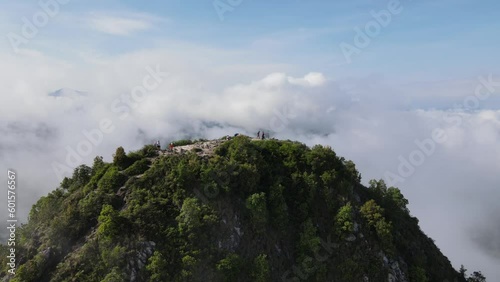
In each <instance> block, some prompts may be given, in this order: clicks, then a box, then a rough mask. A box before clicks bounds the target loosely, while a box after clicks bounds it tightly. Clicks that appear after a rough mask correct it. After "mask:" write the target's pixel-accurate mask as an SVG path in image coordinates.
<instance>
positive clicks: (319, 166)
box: [2, 136, 480, 282]
mask: <svg viewBox="0 0 500 282" xmlns="http://www.w3.org/2000/svg"><path fill="white" fill-rule="evenodd" d="M227 139H230V138H226V140H212V141H206V140H201V141H196V142H191V141H186V140H185V141H181V142H175V143H174V144H172V146H173V148H172V146H169V149H168V150H158V149H157V148H155V147H154V146H145V147H144V148H143V149H141V150H139V151H136V152H130V153H128V154H126V153H125V151H124V149H123V148H121V147H120V148H118V149H117V151H116V153H115V154H114V159H113V162H112V163H106V162H104V161H103V159H102V157H96V158H95V160H94V163H93V165H92V167H88V166H86V165H81V166H79V167H78V168H76V169H75V170H74V174H73V176H72V177H71V178H65V179H64V180H63V181H62V183H61V185H60V187H59V188H57V189H56V190H54V191H53V192H51V193H50V194H48V195H47V196H45V197H42V198H41V199H40V200H39V201H38V202H37V203H36V204H35V205H34V206H33V208H32V210H31V213H30V216H29V221H28V223H27V224H26V225H23V226H22V228H21V229H20V230H19V236H20V240H19V243H18V246H17V249H18V259H19V262H20V265H19V266H18V268H17V273H16V275H15V276H13V277H12V276H8V274H7V272H6V269H5V265H6V263H7V262H6V261H2V266H3V267H4V269H3V270H2V275H3V276H5V277H6V280H8V279H9V278H11V281H23V282H26V281H108V282H109V281H374V282H380V281H412V282H413V281H415V282H421V281H449V282H452V281H466V279H465V277H464V273H463V272H464V271H462V273H459V272H457V271H456V270H455V269H453V267H452V266H451V264H450V262H449V260H448V259H447V258H446V257H445V256H444V255H443V254H442V253H441V252H440V250H439V249H438V248H437V247H436V245H435V244H434V242H433V240H432V239H430V238H429V237H427V236H426V235H425V234H424V233H423V232H422V231H421V229H420V228H419V226H418V220H417V219H416V218H415V217H413V216H411V214H410V211H409V210H408V208H407V205H408V201H407V200H406V199H405V198H404V196H403V195H402V194H401V191H400V190H399V189H398V188H395V187H387V186H386V185H385V183H384V181H382V180H379V181H376V180H372V181H370V186H369V187H364V186H363V185H361V184H360V180H361V175H360V173H359V172H358V171H357V170H356V167H355V165H354V163H353V162H351V161H348V160H345V159H344V158H342V157H339V156H337V155H336V153H335V152H334V151H333V150H332V149H331V148H329V147H324V146H320V145H317V146H314V147H312V148H309V147H307V146H305V145H304V144H301V143H298V142H293V141H279V140H256V139H251V138H249V137H246V136H237V137H234V138H232V139H231V140H227ZM2 251H3V252H6V250H5V249H2ZM5 257H6V256H3V255H2V259H3V260H6V259H5ZM469 281H480V280H469Z"/></svg>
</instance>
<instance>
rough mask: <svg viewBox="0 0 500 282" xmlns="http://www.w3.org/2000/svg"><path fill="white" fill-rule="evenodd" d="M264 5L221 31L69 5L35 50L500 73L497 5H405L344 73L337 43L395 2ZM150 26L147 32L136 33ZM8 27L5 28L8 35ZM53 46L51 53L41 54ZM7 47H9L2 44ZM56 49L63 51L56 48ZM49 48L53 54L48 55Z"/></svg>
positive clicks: (194, 12)
mask: <svg viewBox="0 0 500 282" xmlns="http://www.w3.org/2000/svg"><path fill="white" fill-rule="evenodd" d="M2 2H3V3H2V5H4V7H5V6H7V7H8V8H7V9H5V11H9V13H8V14H7V15H6V16H7V19H8V22H7V23H4V24H6V25H7V26H8V25H10V26H11V27H13V28H14V29H15V26H16V25H17V26H18V29H20V28H19V27H20V25H21V24H22V21H21V18H22V17H23V16H27V17H28V18H29V16H30V15H33V14H34V13H35V12H36V11H37V10H38V9H39V7H37V5H33V4H28V3H27V2H22V3H17V2H15V3H12V2H11V1H8V2H7V1H2ZM339 2H340V3H336V1H300V0H296V1H287V2H286V4H284V2H282V1H259V0H243V1H242V2H241V4H240V5H237V6H236V7H234V9H233V10H232V11H228V12H226V13H224V20H223V21H221V19H220V18H219V16H218V14H217V12H216V9H215V8H214V5H213V3H214V2H211V1H147V3H142V2H137V1H85V2H83V1H77V0H73V1H70V2H69V3H68V4H66V5H61V13H60V14H58V15H57V16H56V17H54V18H53V19H51V22H50V23H49V24H48V25H47V26H46V27H44V28H43V29H42V30H41V32H40V34H39V35H37V37H36V38H35V39H34V40H32V42H30V44H29V47H32V48H35V49H41V50H45V51H47V52H50V50H52V51H53V52H54V53H59V54H61V55H66V56H67V58H68V59H69V60H71V59H74V58H72V56H73V55H74V54H72V52H75V51H76V50H93V51H96V52H99V53H103V54H114V55H116V54H119V53H123V52H130V51H134V50H138V49H144V48H156V47H160V48H161V47H162V46H164V44H168V43H166V42H165V41H167V42H170V41H179V42H184V43H188V44H193V45H197V46H205V47H208V48H218V49H221V50H229V51H235V50H245V51H246V52H247V55H251V56H253V57H258V58H260V59H261V60H265V61H268V62H269V61H273V62H275V63H286V64H292V65H294V66H298V67H300V68H309V69H311V70H315V71H321V72H323V73H328V74H332V75H334V76H348V75H367V74H372V73H377V74H382V75H386V76H409V75H413V76H415V77H422V78H432V79H439V78H443V79H447V78H451V77H453V76H454V77H458V78H463V77H465V76H469V75H477V74H479V73H481V72H484V71H485V70H490V69H495V68H498V66H499V61H500V59H499V56H494V55H493V54H494V52H495V48H496V46H498V44H499V41H500V37H499V36H495V35H496V34H497V33H498V30H499V27H500V26H499V25H500V24H499V22H498V20H497V14H496V13H495V11H497V9H495V7H498V5H499V4H498V3H496V2H494V1H481V2H480V3H474V2H472V1H409V0H401V2H400V3H401V6H402V7H403V11H402V12H401V13H399V14H397V15H393V16H392V20H391V22H390V24H389V25H388V26H387V27H383V28H382V29H381V32H380V34H379V35H378V36H376V37H374V38H373V39H372V41H371V43H370V45H369V46H368V47H366V48H363V50H362V52H361V54H359V55H354V56H353V60H352V63H351V64H345V58H344V57H343V54H342V51H341V49H340V47H339V45H340V43H342V42H346V43H349V44H352V42H353V39H354V36H355V35H356V32H355V31H354V28H355V27H360V28H361V29H363V27H364V26H365V24H366V23H368V22H370V21H372V20H373V18H372V16H371V15H370V12H371V11H376V12H378V11H381V10H386V9H387V5H388V3H389V1H349V2H347V1H339ZM93 16H98V17H100V18H101V19H102V20H105V19H108V20H110V21H113V20H114V21H115V22H116V21H118V20H119V19H128V20H130V19H133V20H134V23H131V25H129V26H127V24H124V23H123V22H122V24H124V27H123V28H124V29H128V31H127V32H128V33H127V35H123V34H122V35H118V34H109V33H101V34H99V33H95V29H92V28H91V26H89V23H88V19H89V18H91V17H93ZM141 23H142V24H144V26H142V27H137V26H135V25H140V24H141ZM4 26H5V25H4ZM47 41H49V42H50V43H48V44H44V43H46V42H47ZM2 43H6V42H5V41H4V42H2ZM51 43H57V46H58V47H57V48H58V49H57V50H54V44H51ZM49 45H50V46H49Z"/></svg>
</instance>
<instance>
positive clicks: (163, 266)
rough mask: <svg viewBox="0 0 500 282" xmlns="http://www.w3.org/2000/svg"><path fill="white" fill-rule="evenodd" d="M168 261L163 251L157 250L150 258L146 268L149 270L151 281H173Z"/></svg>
mask: <svg viewBox="0 0 500 282" xmlns="http://www.w3.org/2000/svg"><path fill="white" fill-rule="evenodd" d="M168 266H169V265H168V262H167V260H166V259H165V257H164V256H163V255H162V253H161V252H159V251H155V252H154V253H153V255H152V256H151V257H150V258H149V259H148V264H147V265H146V270H147V271H148V272H149V275H150V276H149V281H151V282H164V281H172V280H171V279H172V278H171V277H170V275H169V271H168Z"/></svg>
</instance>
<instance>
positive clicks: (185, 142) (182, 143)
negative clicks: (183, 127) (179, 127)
mask: <svg viewBox="0 0 500 282" xmlns="http://www.w3.org/2000/svg"><path fill="white" fill-rule="evenodd" d="M173 143H174V146H186V145H191V144H194V142H193V141H192V140H189V139H183V140H177V141H175V142H173Z"/></svg>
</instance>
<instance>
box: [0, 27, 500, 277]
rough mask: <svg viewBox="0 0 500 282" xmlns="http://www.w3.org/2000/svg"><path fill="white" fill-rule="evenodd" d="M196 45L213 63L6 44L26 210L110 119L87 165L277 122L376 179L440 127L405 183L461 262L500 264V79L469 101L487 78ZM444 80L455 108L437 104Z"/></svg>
mask: <svg viewBox="0 0 500 282" xmlns="http://www.w3.org/2000/svg"><path fill="white" fill-rule="evenodd" d="M108 20H109V19H105V20H103V19H102V18H99V20H98V21H97V22H96V23H97V24H96V25H97V26H100V28H101V31H105V32H108V33H112V34H117V35H127V34H131V33H132V32H135V31H138V30H141V29H142V30H144V29H147V27H148V26H147V24H144V25H141V24H140V23H138V22H137V23H136V22H126V21H125V22H121V23H122V24H118V25H117V26H114V27H113V28H116V29H108V30H107V29H106V23H107V21H108ZM191 51H193V52H196V54H197V56H199V57H205V58H210V59H207V61H205V63H206V64H203V65H202V64H199V62H198V61H196V60H192V59H191V58H193V56H194V55H193V54H189V53H186V54H183V55H181V56H180V55H179V53H177V52H178V51H175V52H174V51H173V50H170V49H168V48H165V49H151V50H144V51H140V52H133V53H127V54H123V55H120V56H114V57H109V56H108V57H106V56H104V57H100V58H92V60H86V61H84V62H82V63H79V64H75V63H69V62H67V61H64V60H61V59H57V58H54V57H51V56H48V55H45V54H42V53H37V52H25V53H23V54H20V55H17V56H16V57H13V56H11V55H6V54H0V61H2V62H3V68H2V70H1V71H0V72H1V73H0V74H1V75H0V85H1V86H2V88H3V89H1V91H2V101H3V110H2V111H1V112H0V133H1V134H2V136H3V138H2V139H1V140H0V157H1V158H2V160H3V162H2V169H4V171H5V170H6V169H7V168H14V169H16V170H17V171H18V174H19V179H20V181H21V182H20V184H19V187H20V188H19V193H20V196H19V197H20V198H19V205H21V210H20V212H19V215H20V216H21V217H24V218H26V217H27V213H28V211H29V209H30V207H31V205H32V204H33V203H34V202H35V201H36V199H38V198H39V197H40V196H43V195H45V194H46V193H47V192H49V191H51V190H52V189H54V188H56V187H57V185H58V182H59V179H58V177H57V174H56V173H55V172H54V168H53V166H52V165H51V164H53V163H54V162H55V163H60V164H63V165H68V164H67V161H66V158H67V155H68V148H70V149H74V150H76V149H77V147H78V144H79V143H80V142H81V141H82V140H86V138H87V137H86V135H85V132H92V131H93V130H96V129H99V128H100V124H101V122H102V121H103V120H109V121H110V122H111V123H112V126H113V127H114V130H113V131H112V133H104V134H103V136H102V141H101V142H100V143H99V144H98V145H96V146H93V147H92V148H91V152H90V153H88V154H87V155H86V156H82V160H81V161H82V162H83V163H87V164H90V163H91V162H92V159H93V158H94V157H95V156H96V155H102V156H104V157H105V159H106V160H108V161H109V160H110V159H111V155H112V154H113V152H114V150H115V149H116V147H118V146H124V147H125V149H126V150H135V149H138V148H140V147H142V146H143V145H144V144H148V143H151V142H153V140H156V139H160V140H161V141H162V143H163V144H166V143H168V142H169V141H171V140H174V139H180V138H217V137H220V136H223V135H227V134H234V133H236V132H239V133H243V134H249V135H254V134H255V133H256V132H257V131H258V130H265V131H266V132H269V133H270V135H271V136H272V137H276V138H280V139H296V140H300V141H302V142H305V143H306V144H308V145H314V144H317V143H320V144H324V145H330V146H332V148H333V149H334V150H335V151H336V152H337V153H338V154H339V155H342V156H344V157H346V158H347V159H352V160H354V161H355V163H356V164H357V166H358V169H359V170H360V172H361V174H362V177H363V182H364V183H367V182H368V180H369V179H372V178H377V179H379V178H383V177H384V175H385V173H386V172H387V171H392V172H395V171H397V168H398V166H399V165H400V158H399V157H400V156H402V157H403V158H407V159H408V158H409V156H410V155H411V153H412V152H414V151H415V150H418V148H419V147H418V146H417V145H416V143H415V141H422V140H425V139H427V138H430V137H431V136H432V132H433V130H435V129H436V128H439V129H441V130H442V131H443V132H444V134H446V136H447V140H446V142H443V143H440V144H435V147H434V149H433V152H432V154H429V155H425V160H424V161H423V163H422V164H420V165H418V166H415V171H414V172H413V173H412V174H411V175H410V176H408V177H404V181H402V182H400V183H398V184H397V186H399V187H400V188H401V189H402V191H403V193H404V194H405V196H406V197H407V198H408V199H409V200H410V209H411V211H412V213H413V214H414V215H416V216H417V217H418V218H419V219H420V224H421V226H422V229H423V230H424V231H425V232H426V233H428V234H429V235H430V236H431V237H432V238H434V239H435V240H436V242H437V244H438V246H440V248H441V250H442V251H443V252H444V253H445V254H446V255H448V256H449V258H450V259H451V260H452V262H453V264H454V265H455V266H456V267H459V266H460V264H464V265H466V266H467V267H468V268H469V269H471V270H472V269H480V270H482V271H483V273H485V274H486V275H487V276H489V277H492V278H493V277H498V276H499V275H500V273H498V270H497V267H496V266H497V265H498V262H499V254H498V246H499V242H498V238H499V236H498V230H500V226H499V225H498V222H499V221H498V216H496V215H497V214H498V211H495V210H494V209H495V206H496V205H497V203H496V200H497V199H498V198H499V197H500V190H498V180H499V179H498V176H497V175H498V171H499V169H500V162H499V160H500V147H499V146H498V144H499V140H500V138H499V137H500V111H499V110H498V108H499V104H498V102H497V101H498V100H497V97H498V93H499V92H500V87H498V88H495V92H494V94H492V95H491V97H489V98H488V99H486V100H482V101H480V105H478V106H477V107H474V108H464V107H462V108H461V109H457V107H455V105H456V104H458V105H460V104H463V101H464V100H465V99H466V98H467V97H470V96H471V95H473V94H474V91H475V88H476V87H477V85H478V83H479V82H478V80H477V79H476V78H471V79H469V80H463V81H440V82H421V83H418V84H413V85H406V84H404V83H398V82H395V81H387V79H384V78H383V77H373V76H372V77H365V78H356V79H354V78H353V79H343V80H339V79H337V78H335V77H327V76H326V75H325V74H322V73H317V72H303V73H297V72H296V71H290V70H287V71H285V70H284V71H276V69H277V67H276V66H272V65H253V66H247V65H240V66H238V65H233V64H231V63H230V62H228V60H227V58H226V57H225V56H224V55H221V54H222V53H221V54H219V55H214V53H211V54H209V55H207V54H206V52H214V51H213V50H209V51H207V50H201V49H199V50H197V49H196V48H194V47H193V48H192V49H190V50H189V51H186V52H191ZM204 55H206V56H204ZM206 66H210V67H206ZM148 68H150V69H153V71H155V70H159V71H157V72H160V73H162V79H161V83H159V84H158V85H157V86H156V87H151V89H149V90H147V91H146V92H144V93H142V94H141V95H139V94H138V93H139V92H137V91H139V90H138V89H139V88H138V87H140V86H143V87H144V85H145V82H144V80H145V77H147V76H148V75H151V72H150V71H148ZM235 73H237V74H238V75H235ZM485 77H488V74H485ZM492 79H494V80H495V79H497V80H498V78H497V77H495V76H493V78H492ZM146 80H147V79H146ZM151 83H152V80H151V81H149V84H151ZM145 88H147V87H145ZM60 89H62V90H60ZM438 89H439V94H440V95H439V97H440V100H439V103H440V104H441V105H443V106H442V107H437V108H428V107H426V105H427V103H428V102H429V101H430V100H431V99H433V97H434V95H435V94H437V93H438V92H437V90H438ZM81 93H85V95H82V94H81ZM134 94H137V95H139V96H140V99H133V97H134V96H133V95H134ZM137 95H136V96H137ZM139 96H137V97H139ZM131 97H132V98H131ZM409 105H412V107H410V106H409ZM458 120H460V123H458V122H457V121H458ZM2 197H3V198H1V199H0V201H5V195H2ZM3 222H5V221H3ZM458 246H461V247H458Z"/></svg>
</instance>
